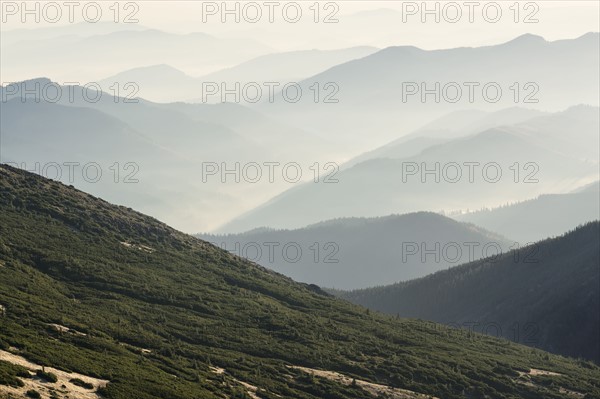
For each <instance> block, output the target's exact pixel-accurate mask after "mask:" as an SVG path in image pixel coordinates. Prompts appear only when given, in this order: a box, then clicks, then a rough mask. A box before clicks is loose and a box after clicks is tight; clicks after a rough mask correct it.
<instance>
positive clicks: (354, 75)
mask: <svg viewBox="0 0 600 399" xmlns="http://www.w3.org/2000/svg"><path fill="white" fill-rule="evenodd" d="M598 37H599V35H598V33H588V34H585V35H583V36H581V37H578V38H575V39H569V40H559V41H553V42H548V41H546V40H544V38H542V37H539V36H535V35H523V36H520V37H518V38H516V39H514V40H512V41H510V42H507V43H503V44H499V45H495V46H486V47H477V48H453V49H447V50H435V51H425V50H421V49H419V48H415V47H410V46H399V47H389V48H385V49H383V50H381V51H378V52H376V53H375V54H372V55H370V56H368V57H364V58H362V59H359V60H355V61H350V62H347V63H345V64H341V65H338V66H336V67H334V68H331V69H329V70H327V71H324V72H322V73H320V74H318V75H316V76H313V77H311V78H309V79H306V80H305V81H304V82H303V83H302V84H301V88H302V91H303V92H308V93H310V87H311V86H314V85H315V84H316V83H318V84H319V85H320V87H321V88H323V90H322V95H323V96H325V95H327V94H332V93H334V91H335V90H334V89H333V88H331V89H330V90H326V89H327V88H326V87H325V85H326V84H327V83H333V84H334V85H335V87H337V88H339V91H336V92H335V95H334V96H333V98H334V99H336V100H337V102H336V103H327V102H325V101H324V100H323V103H320V102H317V103H315V102H314V101H313V98H312V96H303V97H302V98H300V100H299V101H298V102H294V103H290V102H286V101H283V100H280V101H277V102H276V103H275V104H263V107H264V108H265V109H273V110H274V111H272V112H277V113H278V115H280V116H281V117H282V118H285V120H287V121H289V122H290V123H293V124H296V125H298V126H302V127H304V128H306V129H312V130H316V131H319V130H320V131H323V132H327V134H328V135H329V137H332V136H333V137H338V138H339V139H340V140H343V138H344V137H346V138H347V137H353V138H355V140H357V141H356V148H357V149H358V148H360V146H362V148H364V146H365V145H366V146H368V145H372V142H373V139H375V140H388V141H389V140H392V139H394V135H396V136H400V135H403V134H407V133H409V132H410V131H411V130H414V129H416V128H418V127H419V125H421V124H422V123H423V121H424V120H433V119H434V118H437V117H440V116H442V115H443V114H446V113H448V112H451V111H456V110H461V109H464V108H466V107H475V108H477V109H481V110H484V111H490V110H499V109H502V108H506V107H510V106H514V105H523V106H528V105H531V104H537V105H536V107H540V108H541V109H544V110H551V111H559V110H563V109H566V108H568V107H570V106H572V105H574V104H581V103H583V104H590V105H594V106H598V105H599V104H598V98H597V90H596V88H597V87H598V83H599V80H598V77H596V75H597V73H596V71H598V69H599V66H600V61H599V55H598V52H597V51H596V49H597V48H598V46H599V45H600V42H599V39H598ZM567 60H568V62H567ZM515 62H518V67H515ZM441 65H443V68H440V66H441ZM557 76H561V77H563V76H564V78H561V79H556V77H557ZM469 82H471V83H473V92H471V91H470V89H469V86H468V84H470V83H469ZM515 82H517V83H518V89H517V86H514V84H515ZM466 83H467V85H465V84H466ZM528 83H529V84H530V85H527V84H528ZM436 84H439V87H437V86H436ZM423 85H425V86H423ZM486 85H488V86H486ZM445 86H446V89H444V87H445ZM436 87H437V89H436ZM490 87H494V88H490ZM511 87H513V88H512V89H511ZM484 88H485V89H484ZM498 88H499V89H498ZM424 89H426V90H429V91H430V94H428V95H423V93H425V90H424ZM488 89H489V92H488ZM484 92H485V93H484ZM515 94H519V95H518V96H515ZM436 95H437V97H436ZM366 129H368V131H369V133H370V134H369V135H368V136H367V135H364V134H363V135H360V134H359V132H362V131H364V130H366ZM368 139H371V141H369V140H368Z"/></svg>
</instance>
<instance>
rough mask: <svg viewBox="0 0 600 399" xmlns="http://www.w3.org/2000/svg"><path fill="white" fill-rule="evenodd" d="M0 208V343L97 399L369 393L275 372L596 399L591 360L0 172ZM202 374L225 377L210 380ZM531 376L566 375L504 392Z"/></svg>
mask: <svg viewBox="0 0 600 399" xmlns="http://www.w3.org/2000/svg"><path fill="white" fill-rule="evenodd" d="M0 209H1V212H0V304H2V305H4V306H5V307H6V315H5V316H4V317H0V345H1V346H4V347H5V348H6V347H8V346H13V347H17V348H19V349H20V353H21V354H22V355H23V356H25V357H27V358H28V359H30V360H32V361H35V362H37V363H39V364H44V365H48V366H54V367H57V368H60V369H63V370H72V371H76V372H80V373H83V374H88V375H91V376H94V377H98V378H103V379H108V380H110V381H111V382H110V383H109V385H108V387H107V388H106V389H105V391H104V392H103V394H104V396H105V397H107V398H123V399H128V398H132V397H135V398H138V399H146V398H213V397H224V395H226V396H227V397H244V396H243V395H244V394H243V393H242V390H241V389H240V387H239V384H237V383H235V381H233V378H234V377H235V378H237V379H239V380H242V381H245V382H248V383H251V384H253V385H256V386H258V387H259V388H261V389H263V390H264V391H260V392H259V396H260V397H262V398H276V397H278V396H277V395H280V396H281V397H285V398H361V399H364V398H368V397H369V395H368V394H366V393H365V392H364V391H362V390H360V388H356V387H352V386H348V387H344V386H341V385H338V384H336V383H333V382H329V381H326V380H323V379H320V378H308V377H306V375H304V374H302V373H301V372H300V371H294V370H290V369H289V368H287V367H286V366H287V365H302V366H307V367H313V368H322V369H326V370H334V371H338V372H342V373H345V374H348V375H352V376H356V377H360V378H362V379H365V380H369V381H373V382H381V383H384V384H389V385H393V386H397V387H401V388H406V389H411V390H414V391H417V392H422V393H428V394H433V395H436V396H440V397H443V398H459V397H465V396H471V397H477V398H481V397H484V395H487V396H488V397H493V398H501V397H503V398H509V397H510V398H517V397H518V398H538V397H539V398H541V397H544V398H554V397H556V398H558V397H562V396H561V395H560V394H558V393H557V390H558V385H560V386H562V387H566V388H570V389H575V390H577V391H580V392H585V393H588V394H590V395H591V396H590V397H600V368H598V367H596V366H594V365H592V364H590V363H586V362H575V361H572V360H567V359H564V358H561V357H558V356H553V355H548V354H546V353H544V352H541V351H539V350H535V349H530V348H526V347H523V346H519V345H515V344H512V343H510V342H508V341H502V340H498V339H494V338H491V337H485V336H479V335H469V336H465V335H463V334H462V333H460V332H458V331H456V330H451V329H447V328H445V327H442V326H439V325H433V324H430V323H425V322H420V321H413V320H396V319H394V318H391V317H387V316H384V315H379V314H375V313H369V312H368V311H366V310H364V309H362V308H359V307H357V306H354V305H351V304H349V303H346V302H343V301H341V300H337V299H334V298H331V297H329V296H327V295H324V294H322V293H320V292H319V291H318V290H315V289H314V288H311V287H309V286H306V285H302V284H298V283H295V282H293V281H291V280H290V279H287V278H285V277H283V276H281V275H277V274H275V273H273V272H269V271H267V270H266V269H263V268H260V267H258V266H256V265H254V264H252V263H250V262H247V261H244V260H242V259H240V258H237V257H235V256H233V255H231V254H229V253H227V252H225V251H223V250H219V249H217V248H216V247H213V246H211V245H209V244H207V243H204V242H202V241H200V240H197V239H195V238H192V237H190V236H187V235H184V234H182V233H179V232H177V231H175V230H173V229H171V228H169V227H168V226H166V225H164V224H162V223H160V222H158V221H156V220H154V219H152V218H150V217H147V216H144V215H142V214H139V213H137V212H134V211H132V210H130V209H127V208H123V207H116V206H113V205H110V204H108V203H106V202H104V201H102V200H99V199H96V198H94V197H91V196H89V195H87V194H84V193H82V192H79V191H76V190H75V189H72V188H69V187H66V186H64V185H61V184H59V183H56V182H52V181H49V180H45V179H42V178H40V177H38V176H35V175H32V174H29V173H26V172H23V171H18V170H15V169H12V168H9V167H6V166H3V165H2V166H0ZM121 242H128V243H131V244H136V245H145V246H148V247H151V248H152V249H153V252H151V253H150V252H146V251H144V250H140V249H137V248H135V247H127V246H125V245H123V244H122V243H121ZM46 323H58V324H61V325H66V326H68V327H71V328H74V329H76V330H78V331H81V332H84V333H86V334H87V336H80V335H74V334H68V333H67V334H59V333H57V332H55V331H54V330H53V329H51V328H49V327H48V326H47V325H46ZM123 344H126V345H123ZM136 348H145V349H150V350H151V353H146V354H142V353H141V351H140V350H139V349H136ZM210 365H212V366H218V367H223V368H225V369H226V370H227V372H226V373H225V374H223V375H216V374H215V373H213V372H211V371H210V369H209V366H210ZM529 368H539V369H545V370H552V371H556V372H559V373H562V374H563V376H560V377H553V378H554V380H553V381H554V384H555V385H554V386H548V387H543V386H541V385H540V386H537V387H531V386H525V385H522V384H517V383H515V381H514V380H515V376H516V375H517V371H518V370H524V371H525V370H528V369H529ZM0 369H1V370H2V373H4V374H8V375H10V371H6V370H5V369H6V367H5V366H3V365H2V364H0ZM2 373H0V375H2ZM539 382H540V383H542V382H544V381H539Z"/></svg>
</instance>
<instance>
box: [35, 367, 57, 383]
mask: <svg viewBox="0 0 600 399" xmlns="http://www.w3.org/2000/svg"><path fill="white" fill-rule="evenodd" d="M35 374H36V375H37V376H38V377H40V378H41V379H42V380H44V381H46V382H51V383H55V382H57V381H58V377H57V376H56V375H55V374H52V373H47V372H45V371H43V370H38V371H36V373H35Z"/></svg>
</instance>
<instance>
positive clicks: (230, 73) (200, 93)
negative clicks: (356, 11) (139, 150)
mask: <svg viewBox="0 0 600 399" xmlns="http://www.w3.org/2000/svg"><path fill="white" fill-rule="evenodd" d="M375 51H377V49H376V48H374V47H367V46H365V47H353V48H348V49H342V50H330V51H320V50H307V51H293V52H285V53H275V54H268V55H263V56H260V57H257V58H254V59H251V60H249V61H246V62H244V63H241V64H239V65H236V66H233V67H231V68H226V69H223V70H219V71H216V72H212V73H210V74H207V75H204V76H201V77H191V76H188V75H186V74H185V73H184V72H182V71H180V70H177V69H175V68H173V67H170V66H168V65H152V66H148V67H142V68H135V69H131V70H128V71H123V72H121V73H119V74H117V75H114V76H111V77H108V78H106V79H103V80H102V81H100V82H99V83H100V85H101V87H102V88H103V89H104V90H105V91H108V89H109V88H110V87H111V86H112V85H114V84H115V83H117V84H120V85H121V86H122V87H123V86H124V85H125V84H127V83H128V82H135V84H136V85H137V86H138V87H139V88H140V96H142V97H144V98H145V99H147V100H151V101H158V102H173V101H182V100H188V101H190V102H197V103H220V102H221V101H222V98H223V95H222V91H221V89H220V88H221V87H222V85H223V84H224V85H225V88H226V89H227V90H230V91H232V90H233V89H234V88H235V87H236V84H239V85H240V86H244V85H246V84H249V83H252V84H257V85H259V86H261V87H263V86H264V84H265V82H283V83H282V84H285V83H292V82H298V81H300V80H303V79H306V78H308V77H310V76H312V75H315V74H317V73H319V72H321V71H323V70H326V69H328V68H330V67H332V66H334V65H338V64H341V63H344V62H347V61H350V60H353V59H357V58H362V57H364V56H367V55H370V54H372V53H374V52H375ZM207 84H210V85H213V84H216V85H217V86H218V87H219V93H218V94H211V95H209V94H208V93H207V92H209V88H208V86H206V85H207ZM210 90H213V89H212V86H211V88H210ZM239 98H240V99H239V100H237V101H238V102H241V103H246V104H250V103H249V102H247V101H246V99H245V98H244V97H243V96H239ZM225 99H226V100H227V101H230V102H235V96H234V95H232V94H229V95H227V96H226V97H225Z"/></svg>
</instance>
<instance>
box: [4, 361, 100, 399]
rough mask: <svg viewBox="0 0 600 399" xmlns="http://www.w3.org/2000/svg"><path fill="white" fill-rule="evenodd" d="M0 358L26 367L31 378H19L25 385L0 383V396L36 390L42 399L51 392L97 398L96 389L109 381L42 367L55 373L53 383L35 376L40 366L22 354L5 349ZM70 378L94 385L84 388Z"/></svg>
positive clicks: (60, 396)
mask: <svg viewBox="0 0 600 399" xmlns="http://www.w3.org/2000/svg"><path fill="white" fill-rule="evenodd" d="M0 360H3V361H5V362H8V363H12V364H16V365H19V366H22V367H25V368H26V369H28V370H29V371H30V373H31V375H32V378H20V379H21V381H23V383H24V384H25V386H23V387H21V388H13V387H8V386H4V385H0V398H13V397H14V398H24V397H25V393H26V392H27V391H29V390H35V391H37V392H38V393H39V394H40V395H41V397H42V398H43V399H49V398H50V395H51V394H54V396H55V397H59V398H67V397H68V398H77V399H99V398H101V396H99V395H98V394H97V393H96V391H97V390H98V388H101V387H105V386H106V384H108V382H109V381H107V380H100V379H97V378H93V377H89V376H87V375H83V374H78V373H67V372H66V371H62V370H58V369H55V368H52V367H44V368H43V369H44V370H45V371H46V372H47V373H52V374H54V375H56V377H57V379H58V381H57V382H55V383H51V382H46V381H44V380H42V379H40V378H38V377H36V376H35V373H36V371H38V370H42V366H40V365H39V364H35V363H32V362H30V361H28V360H27V359H25V358H24V357H22V356H19V355H15V354H14V353H10V352H7V351H3V350H0ZM72 379H79V380H81V381H84V382H86V383H88V384H91V385H93V386H94V388H93V389H86V388H83V387H80V386H77V385H75V384H73V383H72V382H70V381H71V380H72Z"/></svg>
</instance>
